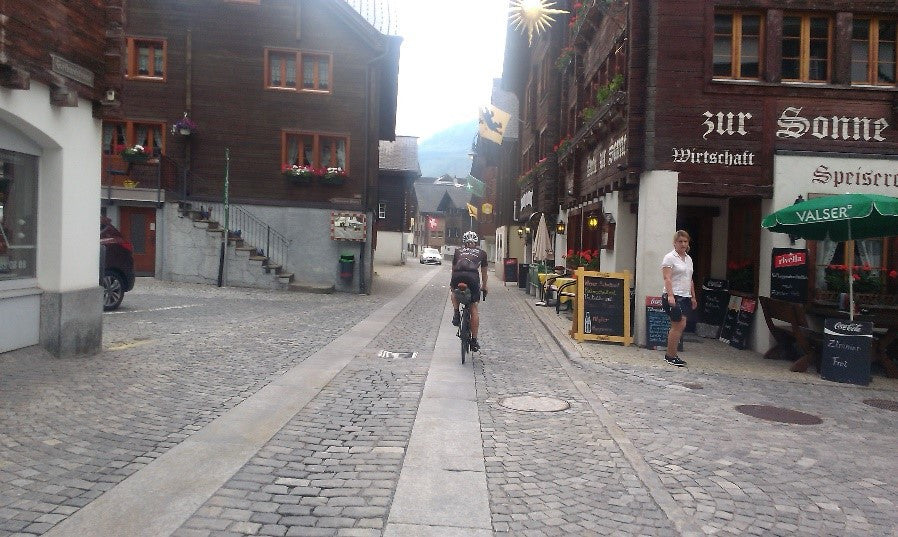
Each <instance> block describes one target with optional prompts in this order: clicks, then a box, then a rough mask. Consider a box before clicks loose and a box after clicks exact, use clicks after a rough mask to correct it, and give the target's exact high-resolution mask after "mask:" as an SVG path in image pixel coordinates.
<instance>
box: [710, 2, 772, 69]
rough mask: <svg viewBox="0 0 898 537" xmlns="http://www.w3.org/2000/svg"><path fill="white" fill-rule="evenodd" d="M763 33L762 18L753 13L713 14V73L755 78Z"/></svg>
mask: <svg viewBox="0 0 898 537" xmlns="http://www.w3.org/2000/svg"><path fill="white" fill-rule="evenodd" d="M763 35H764V20H763V18H762V17H761V15H759V14H757V13H719V14H717V15H715V16H714V59H713V64H714V65H713V73H714V76H715V77H718V78H734V79H748V80H757V79H759V78H760V76H761V50H763V46H762V40H763Z"/></svg>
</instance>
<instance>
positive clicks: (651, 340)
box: [645, 296, 683, 350]
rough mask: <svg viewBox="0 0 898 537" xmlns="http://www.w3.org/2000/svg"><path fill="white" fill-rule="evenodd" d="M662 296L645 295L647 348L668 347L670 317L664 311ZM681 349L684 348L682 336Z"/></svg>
mask: <svg viewBox="0 0 898 537" xmlns="http://www.w3.org/2000/svg"><path fill="white" fill-rule="evenodd" d="M662 300H663V299H662V298H661V297H660V296H647V297H645V346H646V348H647V349H667V333H668V332H669V331H670V317H669V316H668V315H667V313H665V312H664V305H663V303H662V302H661V301H662ZM679 350H683V339H682V338H680V345H679Z"/></svg>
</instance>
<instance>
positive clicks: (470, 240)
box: [461, 231, 480, 245]
mask: <svg viewBox="0 0 898 537" xmlns="http://www.w3.org/2000/svg"><path fill="white" fill-rule="evenodd" d="M461 241H462V242H463V243H465V244H475V245H476V244H477V243H478V242H480V241H479V240H478V239H477V234H476V233H474V232H473V231H466V232H465V234H464V235H462V238H461Z"/></svg>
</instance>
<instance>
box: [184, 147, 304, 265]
mask: <svg viewBox="0 0 898 537" xmlns="http://www.w3.org/2000/svg"><path fill="white" fill-rule="evenodd" d="M170 162H171V163H174V164H175V165H176V166H177V163H176V162H175V161H174V160H171V159H170ZM177 168H178V171H179V173H178V174H177V175H178V179H179V183H180V184H179V185H178V192H177V195H178V197H179V199H180V200H181V201H184V202H192V203H196V201H195V198H194V196H196V197H197V198H203V197H204V196H202V195H201V194H200V193H201V192H203V193H205V191H208V192H212V191H213V190H215V189H220V188H221V185H220V183H219V184H218V185H213V183H212V182H211V181H208V180H206V179H205V178H203V177H200V176H199V175H197V174H195V173H193V172H191V171H189V170H186V169H184V168H182V167H181V166H177ZM213 186H214V187H215V188H213ZM192 200H193V201H192ZM199 210H200V211H201V212H204V213H208V214H207V215H206V216H207V218H208V219H209V220H214V221H216V222H218V223H219V225H224V221H225V218H224V204H223V203H221V202H209V201H201V202H200V208H199ZM228 237H229V238H231V239H241V240H243V241H244V243H245V244H246V245H248V246H249V247H252V248H255V249H256V252H255V253H256V254H257V255H260V256H263V257H267V258H268V261H266V264H267V265H280V266H281V267H283V268H284V269H286V268H287V259H288V254H289V248H290V244H291V243H292V242H293V241H291V240H289V239H287V237H286V235H284V234H283V233H281V232H280V231H278V230H277V229H275V228H274V227H273V226H271V225H270V224H268V223H267V222H265V221H264V220H262V219H261V218H259V217H258V216H256V215H255V214H253V213H252V212H250V211H249V210H248V209H247V208H245V207H242V206H240V205H235V204H233V203H232V204H229V214H228Z"/></svg>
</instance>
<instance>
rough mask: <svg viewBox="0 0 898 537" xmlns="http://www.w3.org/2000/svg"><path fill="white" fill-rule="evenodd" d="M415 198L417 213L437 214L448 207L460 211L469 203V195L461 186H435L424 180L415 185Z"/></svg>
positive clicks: (430, 181)
mask: <svg viewBox="0 0 898 537" xmlns="http://www.w3.org/2000/svg"><path fill="white" fill-rule="evenodd" d="M415 198H417V200H418V212H420V213H438V212H442V211H443V210H445V208H449V207H448V206H451V207H452V208H456V209H461V208H462V207H464V206H465V204H467V203H469V202H470V201H471V193H470V192H468V189H467V188H465V187H463V186H452V185H446V184H435V183H433V182H432V179H431V180H429V181H428V180H427V179H425V180H423V181H418V182H416V183H415ZM441 206H442V208H441Z"/></svg>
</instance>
